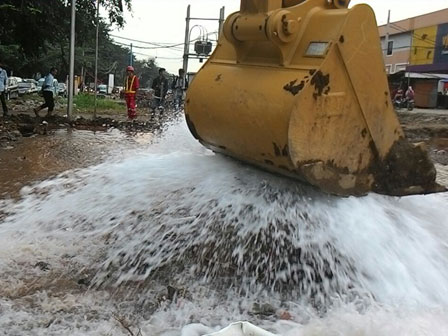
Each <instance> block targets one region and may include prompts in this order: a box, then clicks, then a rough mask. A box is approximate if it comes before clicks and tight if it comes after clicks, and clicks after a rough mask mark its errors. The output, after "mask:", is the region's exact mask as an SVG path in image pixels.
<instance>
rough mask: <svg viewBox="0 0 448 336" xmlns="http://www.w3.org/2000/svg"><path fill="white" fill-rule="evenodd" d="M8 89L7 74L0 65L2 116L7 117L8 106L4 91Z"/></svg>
mask: <svg viewBox="0 0 448 336" xmlns="http://www.w3.org/2000/svg"><path fill="white" fill-rule="evenodd" d="M7 88H8V74H7V73H6V70H5V69H3V65H2V64H1V63H0V100H1V102H2V108H3V116H4V117H6V116H8V106H7V105H6V89H7Z"/></svg>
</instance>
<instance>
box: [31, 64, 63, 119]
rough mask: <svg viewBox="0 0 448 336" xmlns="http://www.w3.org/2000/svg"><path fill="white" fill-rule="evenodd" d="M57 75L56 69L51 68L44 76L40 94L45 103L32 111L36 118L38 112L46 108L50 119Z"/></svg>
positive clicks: (56, 88)
mask: <svg viewBox="0 0 448 336" xmlns="http://www.w3.org/2000/svg"><path fill="white" fill-rule="evenodd" d="M57 73H58V69H56V68H51V69H50V73H49V74H48V75H46V76H45V80H44V82H43V84H42V93H43V96H44V101H45V103H44V104H42V105H41V106H39V107H37V108H35V109H34V113H35V114H36V117H39V111H40V110H42V109H44V108H47V107H48V112H47V115H46V116H47V117H51V115H52V114H53V110H54V96H56V95H57V92H58V81H57V80H56V79H55V78H54V76H56V75H57Z"/></svg>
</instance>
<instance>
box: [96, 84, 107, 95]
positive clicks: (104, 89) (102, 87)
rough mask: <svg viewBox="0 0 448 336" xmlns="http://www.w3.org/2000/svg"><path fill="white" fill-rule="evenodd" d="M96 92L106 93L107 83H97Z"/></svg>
mask: <svg viewBox="0 0 448 336" xmlns="http://www.w3.org/2000/svg"><path fill="white" fill-rule="evenodd" d="M98 93H100V94H107V85H104V84H101V85H98Z"/></svg>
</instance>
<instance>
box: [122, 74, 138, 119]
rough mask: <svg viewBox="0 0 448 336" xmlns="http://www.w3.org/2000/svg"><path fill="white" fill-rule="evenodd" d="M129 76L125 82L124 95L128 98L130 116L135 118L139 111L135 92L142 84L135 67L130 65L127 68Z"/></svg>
mask: <svg viewBox="0 0 448 336" xmlns="http://www.w3.org/2000/svg"><path fill="white" fill-rule="evenodd" d="M126 72H127V76H126V82H125V84H124V97H125V99H126V105H127V107H128V118H129V119H131V120H132V119H134V118H136V117H137V111H136V109H135V108H136V106H135V94H136V93H137V90H138V88H139V86H140V84H139V81H138V77H137V76H136V75H135V74H134V68H133V67H132V66H128V67H127V68H126Z"/></svg>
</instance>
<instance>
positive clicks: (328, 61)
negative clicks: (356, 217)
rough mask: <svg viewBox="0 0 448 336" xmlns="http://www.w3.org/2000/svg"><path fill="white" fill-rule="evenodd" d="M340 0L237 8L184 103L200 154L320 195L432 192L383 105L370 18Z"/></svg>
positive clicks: (429, 169)
mask: <svg viewBox="0 0 448 336" xmlns="http://www.w3.org/2000/svg"><path fill="white" fill-rule="evenodd" d="M348 3H349V1H348V0H347V1H345V0H283V1H282V0H241V10H240V11H239V12H236V13H234V14H231V15H230V16H229V17H228V18H227V20H226V22H225V24H224V26H223V32H222V34H221V35H220V38H219V42H218V46H217V48H216V49H215V51H214V53H213V55H212V56H211V57H210V59H209V60H208V62H207V63H206V64H205V65H204V66H203V67H202V69H201V70H200V71H199V72H198V73H197V74H196V76H195V78H194V80H193V82H192V83H191V85H190V87H189V89H188V92H187V97H186V104H185V113H186V119H187V123H188V126H189V128H190V130H191V132H192V134H193V135H194V136H195V137H196V138H197V139H198V140H199V141H200V142H201V143H202V144H203V145H205V146H207V147H209V148H211V149H212V150H214V151H217V152H221V153H224V154H226V155H229V156H232V157H234V158H237V159H239V160H242V161H245V162H248V163H251V164H255V165H257V166H260V167H263V168H264V169H267V170H270V171H274V172H277V173H280V174H283V175H287V176H292V177H295V178H299V179H301V180H304V181H306V182H308V183H310V184H312V185H315V186H317V187H319V188H320V189H322V190H324V191H327V192H330V193H335V194H340V195H359V194H365V193H367V192H369V191H371V190H373V191H376V192H380V193H385V194H391V195H406V194H415V193H426V192H434V191H439V190H440V189H441V188H440V187H439V186H438V185H437V184H436V183H435V182H434V181H435V176H436V173H435V169H434V166H433V164H432V163H431V162H430V160H429V159H428V156H427V153H426V151H425V149H424V148H423V146H422V145H418V146H414V145H411V144H409V143H408V142H407V141H406V140H405V139H404V135H403V131H402V129H401V127H400V124H399V122H398V120H397V117H396V115H395V111H394V109H393V106H392V102H391V98H390V93H389V88H388V83H387V78H386V73H385V69H384V63H383V58H382V51H381V47H380V41H379V35H378V28H377V24H376V20H375V16H374V13H373V11H372V9H371V8H370V7H369V6H367V5H357V6H354V7H353V8H351V9H348V8H347V7H348Z"/></svg>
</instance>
